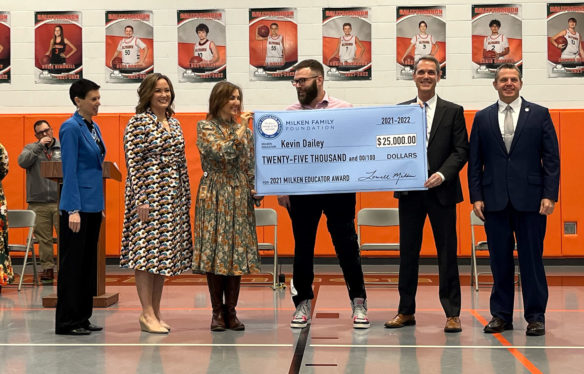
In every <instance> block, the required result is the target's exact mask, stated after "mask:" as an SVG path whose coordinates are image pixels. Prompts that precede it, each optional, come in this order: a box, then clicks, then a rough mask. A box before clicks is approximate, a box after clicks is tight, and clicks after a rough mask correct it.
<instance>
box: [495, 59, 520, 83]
mask: <svg viewBox="0 0 584 374" xmlns="http://www.w3.org/2000/svg"><path fill="white" fill-rule="evenodd" d="M503 69H509V70H515V71H516V72H517V74H519V80H520V81H521V78H522V77H521V70H519V68H518V67H517V66H516V65H515V64H512V63H510V62H506V63H504V64H501V65H500V66H499V67H498V68H497V71H496V72H495V82H496V81H497V79H499V72H500V71H501V70H503Z"/></svg>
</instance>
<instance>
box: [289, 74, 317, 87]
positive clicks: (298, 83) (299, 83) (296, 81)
mask: <svg viewBox="0 0 584 374" xmlns="http://www.w3.org/2000/svg"><path fill="white" fill-rule="evenodd" d="M318 77H320V75H313V76H312V77H306V78H298V79H292V80H291V81H290V83H292V85H293V86H294V87H296V86H304V83H306V81H307V80H308V79H313V78H318Z"/></svg>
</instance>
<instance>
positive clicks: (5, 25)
mask: <svg viewBox="0 0 584 374" xmlns="http://www.w3.org/2000/svg"><path fill="white" fill-rule="evenodd" d="M0 83H10V13H9V12H0Z"/></svg>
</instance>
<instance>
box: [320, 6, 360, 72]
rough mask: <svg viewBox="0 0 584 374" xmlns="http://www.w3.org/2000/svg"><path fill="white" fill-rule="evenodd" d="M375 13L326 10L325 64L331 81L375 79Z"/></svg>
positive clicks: (342, 9)
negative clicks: (373, 64)
mask: <svg viewBox="0 0 584 374" xmlns="http://www.w3.org/2000/svg"><path fill="white" fill-rule="evenodd" d="M370 14H371V9H370V8H323V9H322V62H323V65H325V70H326V73H325V74H326V78H327V79H330V80H366V79H371V19H370Z"/></svg>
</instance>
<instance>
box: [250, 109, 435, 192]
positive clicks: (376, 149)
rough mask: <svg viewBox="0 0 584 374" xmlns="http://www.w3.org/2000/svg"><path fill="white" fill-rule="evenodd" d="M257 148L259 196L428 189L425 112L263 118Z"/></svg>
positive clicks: (257, 121)
mask: <svg viewBox="0 0 584 374" xmlns="http://www.w3.org/2000/svg"><path fill="white" fill-rule="evenodd" d="M356 124H358V126H357V125H356ZM254 143H255V151H256V154H255V165H256V191H257V192H258V194H260V195H303V194H326V193H342V192H358V191H412V190H424V189H426V188H425V187H424V181H426V179H427V178H428V165H427V157H426V113H425V111H424V109H423V108H421V107H420V106H419V105H394V106H383V107H381V106H380V107H359V108H342V109H329V110H292V111H280V112H260V111H258V112H255V113H254Z"/></svg>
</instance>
